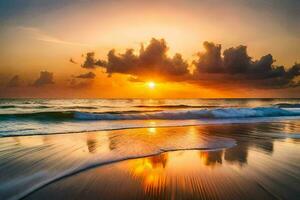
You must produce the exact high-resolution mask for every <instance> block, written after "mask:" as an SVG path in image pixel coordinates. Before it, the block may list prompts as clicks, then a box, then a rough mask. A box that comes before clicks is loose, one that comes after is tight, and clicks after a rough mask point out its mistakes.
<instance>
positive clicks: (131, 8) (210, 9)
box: [0, 0, 300, 98]
mask: <svg viewBox="0 0 300 200" xmlns="http://www.w3.org/2000/svg"><path fill="white" fill-rule="evenodd" d="M46 2H47V3H45V4H39V3H36V2H35V1H32V0H29V1H28V4H27V5H26V6H25V5H22V4H21V3H20V1H18V0H12V2H11V4H6V3H1V6H0V7H1V8H3V9H4V11H3V12H2V14H0V18H2V20H0V26H1V27H2V28H1V30H0V43H1V44H2V45H1V47H0V50H1V54H0V61H1V62H0V97H80V98H85V97H87V98H92V97H100V98H195V97H258V96H259V97H286V96H295V91H296V92H297V91H299V89H295V88H287V89H286V88H285V89H280V90H278V89H276V90H274V89H269V90H268V91H267V92H266V91H265V90H262V89H257V88H252V87H250V86H249V87H239V86H236V87H228V88H227V89H226V88H222V89H220V87H208V86H207V85H205V86H204V85H201V84H194V83H192V82H191V81H187V82H174V81H167V82H166V81H161V82H160V81H159V80H158V81H157V80H148V81H157V85H156V87H155V89H151V88H149V87H148V86H147V84H146V83H145V82H132V81H128V78H129V76H130V74H113V75H112V77H109V76H108V74H105V70H104V69H100V68H99V69H95V70H92V72H93V73H94V74H95V75H96V77H95V78H94V79H93V80H81V79H76V78H74V77H75V76H78V75H80V74H84V73H87V72H89V71H91V70H87V69H83V68H82V67H81V64H82V63H83V62H84V60H85V57H82V54H84V55H85V54H86V53H87V52H95V54H96V56H97V59H98V58H99V59H106V54H107V52H108V51H109V50H110V49H116V51H117V53H123V52H124V51H125V50H126V49H127V48H133V49H135V50H136V51H137V50H138V49H139V47H140V44H141V43H144V44H145V46H147V45H148V44H149V41H150V39H151V38H153V37H154V38H157V39H160V38H163V39H165V41H166V42H167V45H168V46H169V47H170V48H169V51H168V52H167V55H168V56H170V57H172V56H173V55H174V54H175V53H177V52H178V53H180V54H182V56H183V57H184V59H185V60H187V62H188V63H191V62H192V61H193V60H194V59H195V58H196V57H197V56H196V54H197V52H199V51H204V48H203V46H202V43H203V42H204V41H211V42H215V43H216V44H222V50H225V49H227V48H229V47H236V46H238V45H241V44H243V45H247V47H248V48H247V51H248V54H249V55H251V57H253V59H259V58H260V57H261V56H263V55H266V54H268V53H271V54H272V55H273V57H274V58H275V59H276V65H284V66H286V68H289V67H291V66H292V65H293V64H294V63H295V62H296V61H298V62H299V59H300V54H299V52H300V45H299V44H300V38H299V34H298V33H300V31H299V27H298V28H297V26H296V24H297V20H296V19H297V18H296V17H297V16H298V15H297V14H294V13H293V12H292V11H293V10H291V9H293V5H292V4H293V3H294V1H292V0H290V2H287V3H282V5H277V4H276V3H274V4H272V3H271V5H266V4H265V3H263V2H262V1H258V0H256V1H254V3H253V4H251V3H247V1H238V0H230V1H228V2H227V1H226V2H224V1H220V2H218V1H206V0H205V1H201V2H200V1H199V2H198V1H192V0H191V1H164V2H161V1H143V2H140V1H122V2H119V1H69V0H64V1H62V2H61V3H59V2H51V1H48V0H47V1H46ZM274 2H275V1H274ZM289 3H290V4H289ZM2 4H3V5H2ZM0 11H2V10H0ZM8 11H9V12H8ZM1 15H3V16H2V17H1ZM295 15H296V16H295ZM262 19H263V20H262ZM70 58H72V60H73V61H75V62H76V63H77V64H74V63H71V62H70V61H69V60H70ZM41 71H48V72H51V73H53V81H54V84H48V85H44V86H42V87H33V86H32V85H33V84H34V82H35V81H36V80H37V79H38V77H39V74H40V72H41ZM15 75H18V76H19V84H18V87H7V83H8V82H9V81H10V80H11V79H12V77H14V76H15ZM73 79H74V80H76V81H77V82H76V86H74V85H73V87H71V86H70V81H71V80H73ZM145 81H147V80H145ZM82 82H84V83H83V84H80V83H82ZM74 84H75V83H74ZM215 84H216V85H217V84H219V83H218V82H216V83H215Z"/></svg>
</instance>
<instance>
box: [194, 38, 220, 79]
mask: <svg viewBox="0 0 300 200" xmlns="http://www.w3.org/2000/svg"><path fill="white" fill-rule="evenodd" d="M203 46H204V49H205V52H199V53H198V54H197V55H198V60H196V61H193V64H194V65H195V66H196V69H197V71H198V72H209V73H213V72H220V71H221V70H222V68H223V62H222V57H221V45H220V44H214V43H212V42H204V43H203Z"/></svg>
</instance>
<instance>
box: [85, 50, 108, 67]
mask: <svg viewBox="0 0 300 200" xmlns="http://www.w3.org/2000/svg"><path fill="white" fill-rule="evenodd" d="M104 65H106V63H105V62H104V61H102V60H96V59H95V53H94V52H88V53H87V54H86V57H85V61H84V63H83V64H82V65H81V67H83V68H86V69H95V68H96V67H99V66H104Z"/></svg>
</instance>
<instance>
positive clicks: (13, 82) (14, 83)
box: [6, 75, 21, 87]
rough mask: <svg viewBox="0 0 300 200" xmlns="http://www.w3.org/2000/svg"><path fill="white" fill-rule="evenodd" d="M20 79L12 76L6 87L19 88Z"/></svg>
mask: <svg viewBox="0 0 300 200" xmlns="http://www.w3.org/2000/svg"><path fill="white" fill-rule="evenodd" d="M20 84H21V83H20V77H19V76H18V75H15V76H13V77H12V78H11V79H10V80H9V81H8V83H7V84H6V86H7V87H19V86H20Z"/></svg>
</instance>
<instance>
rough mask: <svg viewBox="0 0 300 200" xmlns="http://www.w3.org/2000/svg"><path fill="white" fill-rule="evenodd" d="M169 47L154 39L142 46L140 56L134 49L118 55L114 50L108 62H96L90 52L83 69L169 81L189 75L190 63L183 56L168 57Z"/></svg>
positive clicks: (110, 52) (163, 42)
mask: <svg viewBox="0 0 300 200" xmlns="http://www.w3.org/2000/svg"><path fill="white" fill-rule="evenodd" d="M168 50H169V47H168V46H167V44H166V42H165V40H164V39H160V40H158V39H155V38H152V40H151V41H150V44H149V45H148V46H146V47H144V46H143V45H141V48H140V50H139V53H138V54H135V53H134V50H133V49H127V50H126V51H125V53H119V54H117V53H116V51H115V50H114V49H112V50H110V51H109V52H108V54H107V61H104V60H96V59H95V58H94V56H95V54H94V53H92V52H90V53H88V54H87V56H86V60H85V62H84V64H83V65H82V67H84V68H95V66H99V67H102V68H104V69H105V70H106V73H108V74H109V75H112V74H114V73H120V74H130V75H133V76H141V77H145V76H155V75H159V76H163V77H168V78H169V79H177V78H181V77H182V76H184V75H188V74H189V71H188V66H189V65H188V63H187V61H185V60H184V59H183V58H182V56H181V54H178V53H177V54H175V55H174V56H173V57H169V56H168V55H167V53H168Z"/></svg>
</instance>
